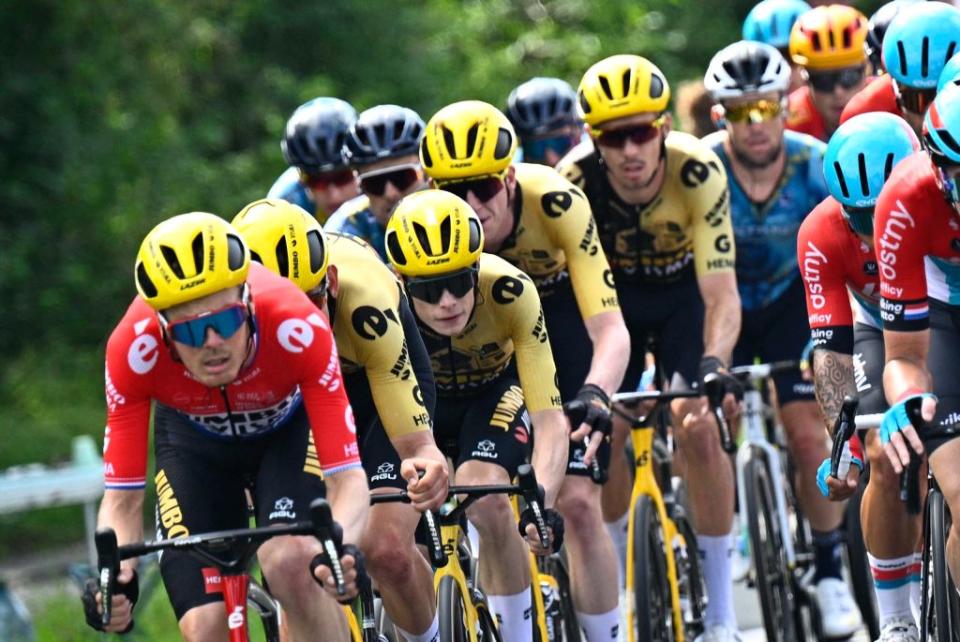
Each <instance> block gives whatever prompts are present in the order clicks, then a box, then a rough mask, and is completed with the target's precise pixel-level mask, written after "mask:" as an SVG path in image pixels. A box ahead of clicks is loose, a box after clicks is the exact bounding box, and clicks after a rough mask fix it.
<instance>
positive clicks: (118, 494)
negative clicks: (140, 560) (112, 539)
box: [97, 488, 144, 569]
mask: <svg viewBox="0 0 960 642" xmlns="http://www.w3.org/2000/svg"><path fill="white" fill-rule="evenodd" d="M143 498H144V491H143V489H134V490H117V489H114V488H108V489H106V490H105V491H104V493H103V500H102V501H101V502H100V513H99V515H98V517H97V527H98V528H104V527H107V526H109V527H110V528H112V529H113V530H114V531H115V532H116V534H117V543H119V544H120V545H121V546H122V545H124V544H132V543H134V542H138V543H139V542H142V541H143ZM120 565H121V567H122V568H130V569H135V568H136V567H137V559H136V558H133V559H128V560H123V561H122V562H121V563H120Z"/></svg>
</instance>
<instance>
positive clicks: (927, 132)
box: [923, 84, 960, 206]
mask: <svg viewBox="0 0 960 642" xmlns="http://www.w3.org/2000/svg"><path fill="white" fill-rule="evenodd" d="M923 144H924V146H925V147H926V148H927V153H928V154H930V160H932V161H933V164H934V165H936V166H937V168H938V169H939V171H938V174H939V178H938V180H939V183H940V188H941V189H942V190H943V193H944V195H945V196H946V198H947V200H948V201H950V202H951V203H953V204H954V206H957V204H960V179H957V178H954V177H952V176H950V175H949V174H947V172H945V171H944V169H943V168H944V167H945V166H955V165H960V85H953V84H947V86H946V87H944V88H943V91H941V92H940V93H939V94H937V97H936V98H934V99H933V103H932V104H931V105H930V108H929V109H928V110H927V115H926V116H924V117H923Z"/></svg>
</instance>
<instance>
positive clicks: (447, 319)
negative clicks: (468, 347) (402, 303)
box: [410, 289, 474, 337]
mask: <svg viewBox="0 0 960 642" xmlns="http://www.w3.org/2000/svg"><path fill="white" fill-rule="evenodd" d="M410 301H411V303H413V311H414V313H415V314H416V315H417V318H418V319H420V320H421V321H423V322H424V323H425V324H427V327H429V328H430V329H431V330H433V331H434V332H436V333H437V334H441V335H443V336H445V337H455V336H457V335H458V334H460V333H461V332H463V329H464V328H465V327H467V321H469V320H470V313H471V312H472V311H473V302H474V291H473V290H472V289H471V290H470V291H469V292H467V294H466V295H464V296H462V297H455V296H453V295H452V294H450V292H449V290H445V291H444V293H443V296H441V297H440V300H439V301H437V302H436V303H427V302H426V301H423V300H421V299H418V298H416V297H413V296H411V297H410Z"/></svg>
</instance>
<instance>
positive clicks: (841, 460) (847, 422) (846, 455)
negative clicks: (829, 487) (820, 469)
mask: <svg viewBox="0 0 960 642" xmlns="http://www.w3.org/2000/svg"><path fill="white" fill-rule="evenodd" d="M859 405H860V399H859V398H858V397H856V396H854V395H847V396H846V397H844V398H843V403H842V404H841V405H840V412H839V413H838V414H837V420H836V423H835V424H834V428H833V446H832V447H831V449H830V476H831V477H834V478H836V479H844V478H846V476H847V471H849V470H850V449H849V448H848V447H847V443H848V442H849V441H850V439H851V438H852V437H853V435H854V433H856V431H857V426H856V424H855V423H854V417H855V416H856V414H857V407H858V406H859Z"/></svg>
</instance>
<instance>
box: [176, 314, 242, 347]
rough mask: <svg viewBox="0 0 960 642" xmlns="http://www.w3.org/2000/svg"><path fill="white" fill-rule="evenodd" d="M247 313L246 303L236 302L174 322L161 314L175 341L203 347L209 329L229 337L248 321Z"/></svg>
mask: <svg viewBox="0 0 960 642" xmlns="http://www.w3.org/2000/svg"><path fill="white" fill-rule="evenodd" d="M247 315H248V311H247V304H246V303H234V304H232V305H229V306H227V307H225V308H222V309H220V310H216V311H215V312H204V313H203V314H200V315H197V316H195V317H191V318H189V319H183V320H182V321H176V322H174V323H169V322H167V321H166V319H164V317H163V315H160V319H161V320H162V322H163V325H164V327H165V329H166V331H167V332H169V333H170V336H171V337H173V340H174V341H176V342H177V343H182V344H184V345H188V346H190V347H191V348H202V347H203V344H204V343H206V341H207V330H208V329H210V328H213V331H214V332H216V333H217V334H218V335H220V336H221V337H222V338H224V339H229V338H230V337H232V336H233V335H235V334H236V333H237V330H239V329H240V328H241V327H242V326H243V324H244V323H246V321H247Z"/></svg>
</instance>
